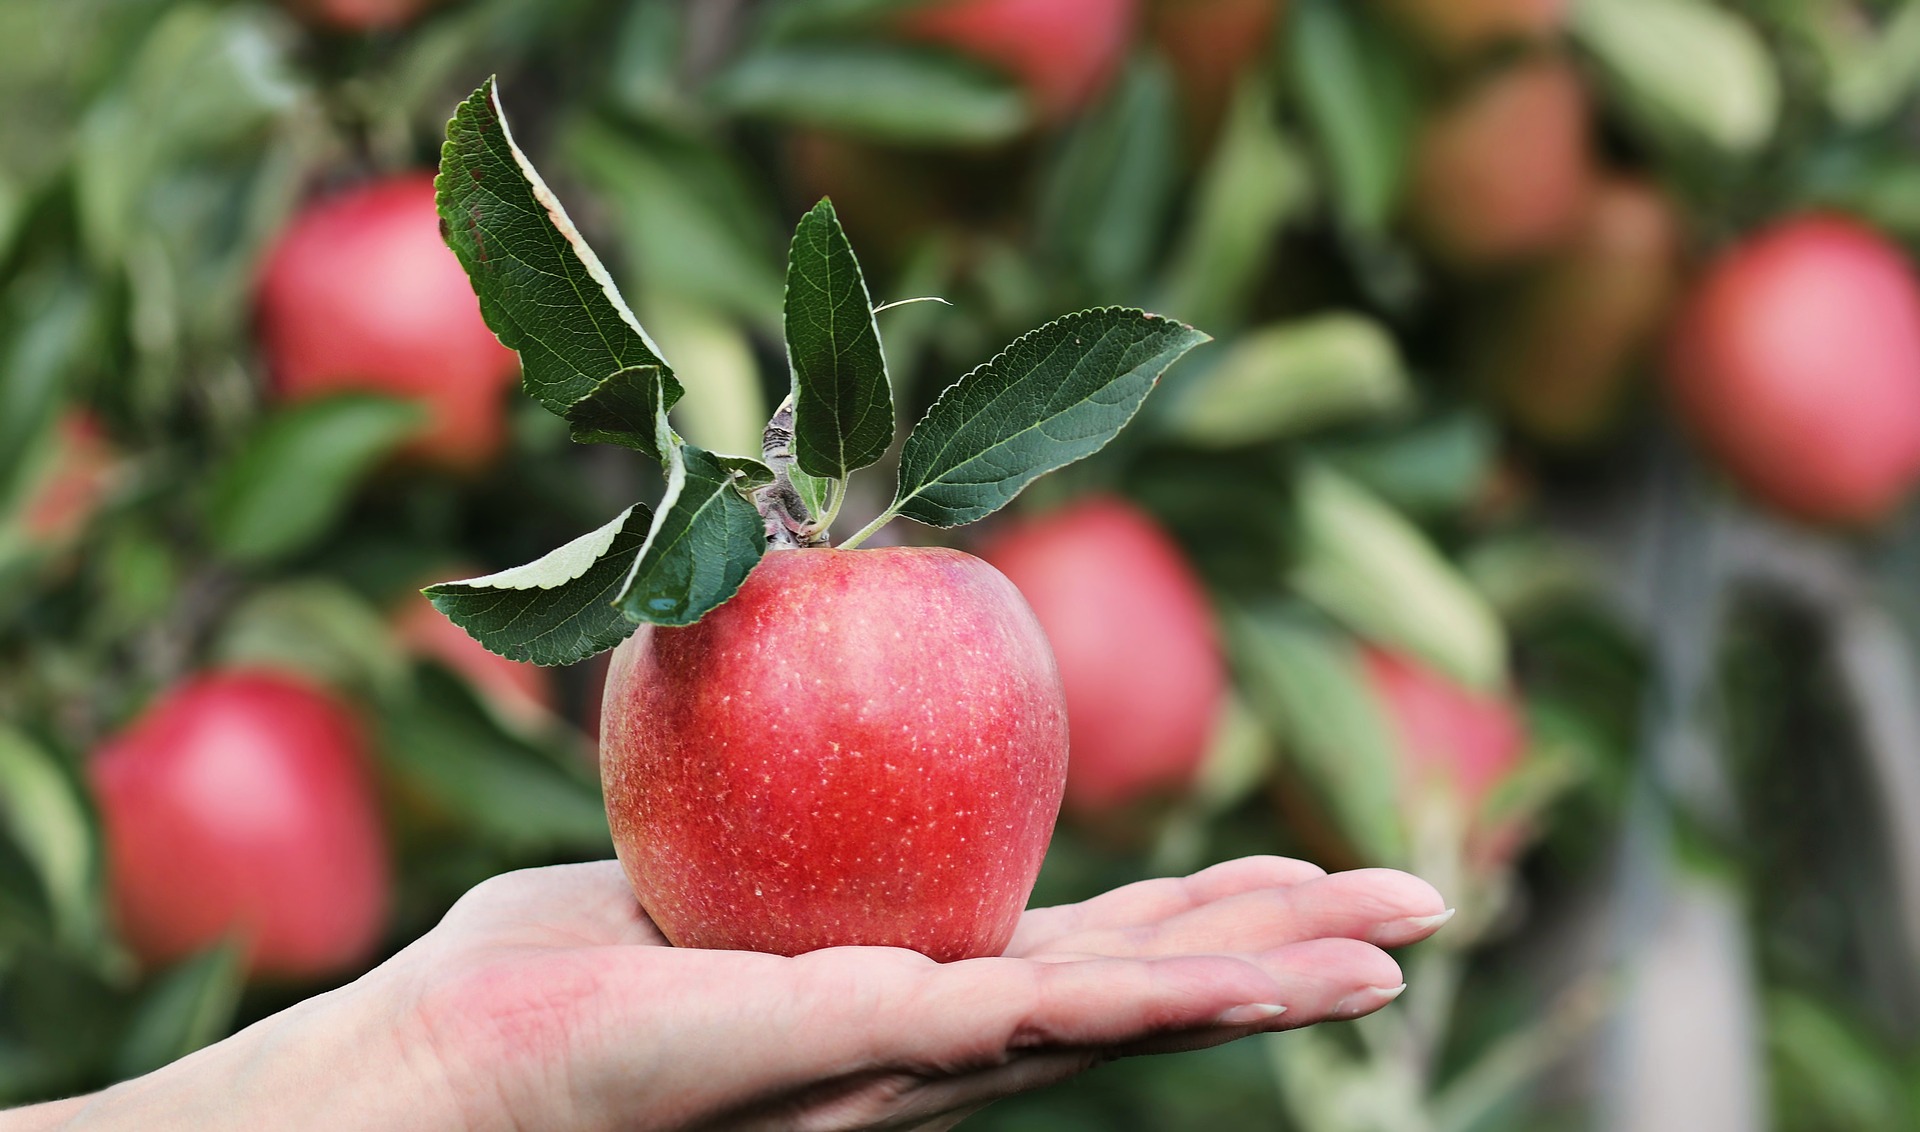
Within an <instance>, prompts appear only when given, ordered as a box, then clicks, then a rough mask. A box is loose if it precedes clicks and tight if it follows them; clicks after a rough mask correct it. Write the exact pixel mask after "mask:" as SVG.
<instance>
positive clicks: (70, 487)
mask: <svg viewBox="0 0 1920 1132" xmlns="http://www.w3.org/2000/svg"><path fill="white" fill-rule="evenodd" d="M117 459H118V458H117V454H116V453H115V452H114V448H113V445H112V443H111V442H110V441H109V440H108V439H107V434H106V431H105V430H104V429H102V428H101V427H100V422H99V421H98V420H95V419H94V417H93V416H92V415H91V414H89V413H87V412H86V411H84V410H79V409H74V410H69V411H68V412H66V413H65V414H63V415H62V416H61V417H60V419H59V420H58V421H57V422H55V424H54V438H53V446H52V449H51V453H50V455H49V458H48V460H47V462H46V464H45V465H43V466H42V467H41V468H40V469H39V471H38V473H37V474H36V475H35V476H34V478H33V482H32V485H31V486H30V487H29V488H28V489H27V495H26V501H25V505H24V507H23V508H22V510H21V512H20V527H21V530H22V531H24V532H25V534H26V536H27V537H28V538H29V539H31V540H32V541H34V542H37V543H41V544H43V545H57V544H61V543H67V542H71V541H72V540H73V539H74V538H75V536H77V535H79V533H80V532H81V530H82V529H84V528H85V527H86V525H87V522H88V520H90V519H92V518H93V513H94V511H95V510H96V509H97V508H98V507H99V505H100V500H101V497H102V496H103V495H105V494H106V491H107V488H108V486H109V485H110V483H111V482H112V479H113V474H114V468H115V465H116V463H117Z"/></svg>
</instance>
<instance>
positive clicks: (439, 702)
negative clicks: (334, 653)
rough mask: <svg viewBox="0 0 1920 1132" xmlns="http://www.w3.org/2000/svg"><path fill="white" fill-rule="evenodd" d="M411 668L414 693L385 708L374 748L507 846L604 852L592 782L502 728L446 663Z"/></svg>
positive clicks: (601, 810) (601, 809)
mask: <svg viewBox="0 0 1920 1132" xmlns="http://www.w3.org/2000/svg"><path fill="white" fill-rule="evenodd" d="M416 676H417V679H416V680H415V684H416V686H417V688H418V689H419V694H418V695H417V696H416V697H414V698H413V699H411V700H407V701H404V702H400V703H394V704H390V705H388V706H387V708H386V709H385V711H384V712H383V715H382V721H381V722H382V725H381V734H382V738H383V740H384V741H383V742H382V744H381V752H382V755H383V757H384V758H385V760H386V762H387V764H388V765H389V766H391V767H392V768H393V769H394V771H395V772H397V773H398V774H399V775H400V776H401V777H402V778H403V779H405V780H406V781H407V782H408V783H409V784H410V785H412V786H414V787H415V788H417V789H418V790H420V791H421V793H422V794H424V795H425V796H426V797H427V798H429V799H431V800H432V801H434V802H436V803H438V804H440V805H441V806H444V807H445V808H446V809H447V810H449V811H451V812H452V813H453V814H454V815H455V816H456V817H457V818H458V819H460V820H461V821H462V822H463V823H464V824H466V825H468V826H469V827H471V828H472V829H474V830H476V831H478V832H480V833H482V834H485V835H486V836H487V837H488V838H489V839H490V840H493V841H496V842H498V843H501V844H502V845H504V846H505V847H507V848H510V849H523V850H530V849H538V848H547V849H556V850H559V849H564V850H568V851H576V852H605V850H606V847H607V842H608V834H607V816H606V807H605V806H604V805H603V804H602V802H601V800H600V795H599V791H597V790H595V789H594V788H593V786H592V785H590V784H588V783H586V782H584V781H581V780H580V779H578V778H575V777H574V776H572V775H570V774H568V773H567V772H566V771H564V770H562V769H561V767H560V765H559V764H557V763H556V762H555V760H554V759H553V758H552V757H550V756H549V755H548V754H547V753H545V752H543V751H542V750H540V749H539V748H537V747H535V746H533V745H532V744H530V743H528V742H527V741H525V740H524V739H521V738H519V737H517V736H514V735H511V734H509V733H508V732H506V731H505V730H503V729H502V728H501V727H500V725H499V724H498V723H496V722H495V721H494V719H493V717H492V716H491V715H489V714H488V712H487V709H486V707H485V706H484V705H482V704H481V703H480V701H479V700H477V699H475V698H474V695H473V693H472V692H471V691H470V690H469V689H468V688H466V687H465V686H464V685H463V684H461V682H460V681H459V680H458V679H457V678H456V677H455V676H453V675H452V674H451V673H448V672H446V671H444V670H443V669H441V668H439V667H438V666H436V665H431V664H428V665H422V666H420V668H419V669H418V671H417V673H416Z"/></svg>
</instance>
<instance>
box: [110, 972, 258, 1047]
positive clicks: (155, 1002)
mask: <svg viewBox="0 0 1920 1132" xmlns="http://www.w3.org/2000/svg"><path fill="white" fill-rule="evenodd" d="M241 958H242V949H241V948H240V946H239V945H238V943H237V941H229V942H228V943H226V944H224V945H222V946H220V947H216V948H214V949H213V950H211V951H208V952H205V953H203V954H201V955H197V956H195V957H193V958H192V959H189V960H187V961H186V962H184V963H181V964H180V965H179V966H176V967H174V968H173V969H172V970H170V971H168V972H167V973H166V974H164V975H162V976H160V978H159V979H158V980H157V981H156V982H155V983H154V985H153V987H152V989H151V990H149V991H147V993H146V995H145V996H144V997H143V998H142V999H141V1002H140V1005H139V1006H138V1007H137V1008H136V1009H135V1011H134V1015H133V1019H132V1021H131V1022H130V1023H129V1024H128V1027H127V1033H126V1036H125V1037H124V1038H122V1039H121V1042H120V1050H119V1053H118V1054H117V1055H116V1056H115V1058H114V1063H113V1072H114V1076H116V1077H120V1078H127V1077H138V1076H139V1075H141V1074H142V1073H148V1072H151V1071H153V1070H155V1069H158V1068H160V1067H161V1066H162V1065H166V1064H168V1063H169V1062H172V1061H177V1060H178V1059H180V1058H182V1057H185V1056H186V1055H188V1054H190V1053H192V1052H193V1051H194V1050H197V1049H199V1048H200V1047H201V1046H204V1045H208V1044H211V1043H212V1042H215V1041H218V1040H219V1039H221V1038H223V1037H225V1036H226V1034H227V1031H228V1029H229V1028H231V1026H232V1025H233V1016H234V1010H235V1009H236V1008H237V1007H238V1006H239V1005H240V987H241V984H242V983H243V982H244V981H245V975H246V971H245V969H244V967H243V966H242V965H241V962H240V961H241Z"/></svg>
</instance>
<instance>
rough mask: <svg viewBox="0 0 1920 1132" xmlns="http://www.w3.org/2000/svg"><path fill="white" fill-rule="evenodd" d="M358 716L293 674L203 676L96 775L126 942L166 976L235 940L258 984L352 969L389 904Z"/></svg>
mask: <svg viewBox="0 0 1920 1132" xmlns="http://www.w3.org/2000/svg"><path fill="white" fill-rule="evenodd" d="M366 762H367V758H366V750H365V744H364V742H363V740H362V737H361V734H360V729H359V726H358V725H357V723H356V721H355V719H354V717H353V715H352V714H351V713H350V712H349V711H348V710H347V709H346V708H345V707H344V706H342V705H341V704H340V703H338V702H336V701H335V700H334V699H333V698H332V697H330V696H328V695H327V694H325V693H323V692H321V691H319V690H317V689H315V688H313V687H311V686H309V685H308V684H306V683H305V682H304V681H302V680H300V679H297V678H295V677H292V676H288V675H283V674H280V673H277V672H267V671H257V670H256V671H230V672H222V673H215V674H211V675H202V676H199V677H196V678H194V679H192V680H189V681H188V682H186V683H184V684H182V685H180V686H178V687H176V688H174V689H173V690H172V691H171V692H169V693H167V694H166V695H165V696H163V697H162V698H161V699H160V700H159V701H158V702H157V703H155V704H154V705H153V706H152V707H150V708H149V709H148V710H147V711H146V713H145V714H144V715H142V716H141V717H140V718H139V719H138V720H136V721H135V722H134V724H133V725H132V726H131V727H129V728H128V729H127V730H126V731H125V732H123V733H122V734H120V735H119V736H118V737H117V738H115V739H113V740H112V741H111V742H109V743H108V744H107V745H106V746H105V747H103V748H102V749H101V750H100V752H99V753H98V755H97V756H96V757H95V758H94V759H93V760H92V762H91V764H90V766H89V772H90V775H91V778H92V782H93V787H94V792H95V796H96V798H97V799H98V802H99V807H100V817H101V823H102V825H103V827H104V830H105V836H106V844H107V852H108V861H109V874H110V878H111V882H112V890H113V903H114V907H115V910H116V912H117V915H118V918H119V924H120V929H121V931H122V933H123V934H124V936H125V938H126V941H127V943H128V944H129V945H130V946H131V947H132V948H133V949H134V951H135V952H136V953H137V954H139V956H140V957H141V958H142V959H144V960H145V961H147V962H148V963H153V964H162V963H167V962H171V961H173V960H176V959H180V958H182V957H184V956H186V955H189V954H192V953H193V952H195V951H197V950H200V949H201V948H205V947H207V946H210V945H212V944H214V943H217V942H219V941H220V940H221V939H223V938H226V937H227V936H228V935H230V934H233V933H239V934H240V935H242V936H244V937H245V939H246V941H247V963H248V967H249V969H250V970H251V971H252V972H254V973H255V974H260V975H270V976H286V977H295V978H304V977H311V976H317V975H325V974H330V973H333V972H338V971H341V970H343V969H347V968H350V967H352V966H353V965H354V964H356V963H358V962H360V961H361V960H363V959H365V958H366V957H367V955H368V953H369V952H370V951H371V950H372V948H373V946H374V944H375V943H376V942H377V941H378V940H379V936H380V931H381V928H382V925H383V923H384V920H385V915H386V908H387V900H388V875H387V857H386V848H385V843H384V838H383V836H382V832H381V824H380V813H379V808H378V806H377V804H376V801H375V797H374V791H373V786H372V783H371V782H370V781H369V778H368V768H367V765H366Z"/></svg>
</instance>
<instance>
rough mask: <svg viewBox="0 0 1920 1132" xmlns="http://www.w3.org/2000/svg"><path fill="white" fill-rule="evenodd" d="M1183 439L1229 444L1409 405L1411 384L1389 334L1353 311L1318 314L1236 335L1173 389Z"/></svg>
mask: <svg viewBox="0 0 1920 1132" xmlns="http://www.w3.org/2000/svg"><path fill="white" fill-rule="evenodd" d="M1177 393H1178V396H1177V397H1176V398H1175V399H1174V402H1173V406H1172V409H1171V412H1170V417H1171V420H1170V422H1169V424H1170V427H1171V429H1172V431H1173V432H1174V434H1175V435H1177V436H1178V437H1180V438H1181V439H1182V440H1186V441H1189V442H1191V443H1194V444H1197V445H1201V446H1204V447H1208V448H1230V447H1233V446H1236V445H1241V444H1254V443H1258V442H1261V441H1267V440H1275V439H1279V438H1281V437H1287V436H1293V435H1297V434H1299V433H1302V432H1307V431H1309V430H1312V429H1316V428H1323V427H1325V426H1327V425H1331V424H1340V423H1345V422H1347V421H1351V420H1356V419H1362V418H1366V417H1373V416H1380V415H1383V414H1387V413H1391V412H1394V411H1396V410H1400V409H1404V408H1406V407H1408V406H1409V405H1410V404H1411V403H1412V400H1413V389H1412V386H1411V385H1410V384H1409V382H1408V380H1407V373H1406V367H1405V365H1404V364H1403V363H1402V362H1401V360H1400V350H1399V347H1398V346H1397V345H1395V343H1394V340H1393V336H1392V335H1391V334H1389V333H1387V331H1386V330H1385V328H1383V327H1382V326H1381V325H1380V324H1379V323H1377V322H1375V321H1374V320H1372V319H1370V318H1367V317H1365V316H1364V315H1357V314H1343V313H1336V314H1325V315H1318V316H1315V317H1313V318H1303V319H1299V320H1297V321H1294V322H1289V323H1283V324H1281V325H1279V326H1270V327H1266V328H1264V329H1261V330H1256V331H1254V332H1252V333H1250V334H1247V335H1244V336H1242V337H1240V338H1237V339H1235V340H1234V341H1233V342H1232V343H1231V344H1229V346H1228V347H1227V350H1226V353H1225V354H1224V355H1223V356H1222V357H1221V358H1220V359H1219V361H1218V362H1216V363H1215V364H1214V365H1213V367H1212V368H1210V369H1207V370H1205V371H1204V372H1202V373H1201V374H1199V375H1198V376H1197V377H1196V378H1195V379H1194V380H1191V381H1187V382H1184V383H1183V384H1182V386H1181V388H1180V389H1179V390H1178V391H1177Z"/></svg>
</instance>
